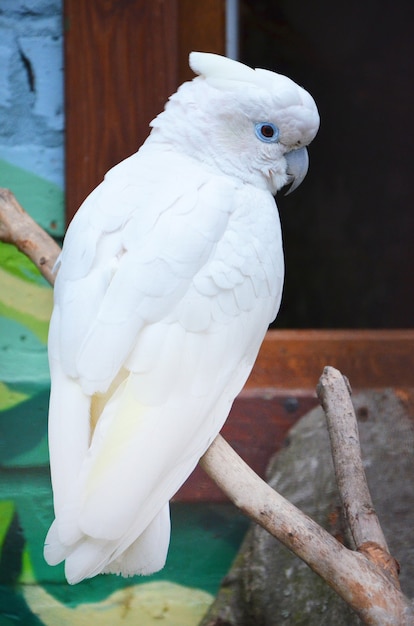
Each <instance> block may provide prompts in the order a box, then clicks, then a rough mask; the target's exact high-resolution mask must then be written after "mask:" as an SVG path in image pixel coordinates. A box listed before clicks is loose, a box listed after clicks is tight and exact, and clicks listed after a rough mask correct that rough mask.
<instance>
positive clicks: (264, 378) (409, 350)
mask: <svg viewBox="0 0 414 626" xmlns="http://www.w3.org/2000/svg"><path fill="white" fill-rule="evenodd" d="M325 365H332V366H333V367H336V368H337V369H339V370H340V371H341V372H342V373H343V374H345V375H346V376H347V377H348V378H349V380H350V381H351V385H352V387H354V388H380V387H394V386H397V387H414V330H272V331H269V332H268V333H267V336H266V339H265V341H264V342H263V345H262V348H261V350H260V353H259V356H258V359H257V361H256V364H255V367H254V369H253V371H252V374H251V376H250V378H249V380H248V381H247V385H246V387H247V388H250V389H252V388H257V387H259V388H262V387H273V388H275V387H276V388H277V389H281V390H289V389H302V390H303V389H314V388H315V386H316V384H317V382H318V380H319V376H320V375H321V373H322V370H323V368H324V366H325Z"/></svg>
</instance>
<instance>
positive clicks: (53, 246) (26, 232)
mask: <svg viewBox="0 0 414 626" xmlns="http://www.w3.org/2000/svg"><path fill="white" fill-rule="evenodd" d="M0 241H3V242H4V243H11V244H13V245H14V246H16V248H17V249H18V250H20V252H23V253H24V254H25V255H26V256H28V257H29V259H31V260H32V261H33V263H34V264H35V265H36V267H37V268H38V269H39V270H40V271H41V273H42V274H43V276H44V277H45V278H46V280H47V281H48V282H49V283H50V284H51V285H53V283H54V281H55V276H54V274H53V271H52V270H53V266H54V264H55V261H56V259H57V257H58V255H59V253H60V248H59V246H58V245H57V243H55V241H54V240H53V239H52V237H50V236H49V235H48V234H47V233H46V232H45V231H44V230H43V228H41V227H40V226H39V225H38V224H36V222H35V221H34V220H33V219H32V218H31V217H30V215H29V214H28V213H26V211H25V210H24V209H23V208H22V207H21V206H20V204H19V203H18V202H17V200H16V198H15V196H14V195H13V193H12V192H11V191H9V190H8V189H4V188H3V187H0Z"/></svg>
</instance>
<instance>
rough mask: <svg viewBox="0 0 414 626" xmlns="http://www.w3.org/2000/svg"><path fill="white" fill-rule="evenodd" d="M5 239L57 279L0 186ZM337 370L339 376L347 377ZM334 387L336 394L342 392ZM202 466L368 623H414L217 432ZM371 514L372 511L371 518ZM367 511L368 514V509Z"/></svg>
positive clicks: (372, 570)
mask: <svg viewBox="0 0 414 626" xmlns="http://www.w3.org/2000/svg"><path fill="white" fill-rule="evenodd" d="M0 240H2V241H4V242H6V243H12V244H14V245H16V246H17V247H18V248H19V250H21V251H22V252H24V253H25V254H27V256H29V258H31V259H32V260H33V262H34V263H35V264H36V265H37V267H38V268H39V269H40V271H41V272H42V273H43V275H44V276H45V278H46V279H47V280H48V281H49V282H50V283H51V284H53V282H54V275H53V273H52V271H51V270H52V267H53V265H54V263H55V261H56V258H57V256H58V254H59V252H60V249H59V246H57V245H56V243H55V242H54V241H53V239H52V238H51V237H49V236H48V235H47V234H46V233H45V232H44V231H43V230H42V229H41V228H40V227H39V226H38V225H37V224H36V223H35V222H34V221H33V220H32V219H31V217H30V216H29V215H28V214H27V213H26V212H25V211H24V210H23V209H22V207H21V206H20V205H19V204H18V202H17V201H16V199H15V198H14V196H13V194H12V193H11V192H9V191H8V190H5V189H0ZM339 376H340V377H341V378H342V375H340V374H339ZM322 379H323V380H322V381H321V384H320V388H319V389H320V393H321V394H322V396H323V398H324V402H325V404H326V407H327V409H329V413H330V415H331V417H330V418H329V421H330V424H331V425H330V429H331V430H333V429H334V427H333V426H332V423H333V422H336V420H337V413H338V411H339V413H341V414H342V413H343V410H342V404H341V403H342V402H343V401H345V402H346V403H347V402H348V401H347V400H346V398H343V397H342V394H343V390H341V391H340V393H339V395H338V397H337V400H336V402H334V403H333V404H331V400H330V399H329V393H328V391H322V390H323V389H324V386H325V388H326V389H327V388H328V387H329V384H328V386H326V377H325V378H324V377H323V376H322ZM334 393H337V394H338V391H336V392H335V391H334ZM348 400H349V394H348ZM334 405H335V410H334ZM345 406H346V407H347V409H346V411H345V416H344V417H346V416H351V418H353V419H354V418H355V415H354V414H353V409H352V412H351V410H350V408H349V405H348V404H345ZM337 409H338V411H337ZM352 414H353V415H352ZM341 428H343V430H341V431H340V432H342V434H339V435H338V436H337V437H338V441H339V442H340V441H341V438H343V437H345V439H346V438H347V437H348V438H349V433H351V438H352V439H355V440H356V441H358V435H357V433H356V436H355V427H354V426H352V425H351V426H349V423H347V422H346V420H345V421H344V423H343V426H342V427H341ZM343 433H345V435H344V434H343ZM347 433H348V435H347ZM338 447H339V448H341V447H342V444H341V443H340V445H339V446H338V445H337V444H336V445H335V448H334V450H333V454H334V457H336V456H337V455H338ZM345 457H346V463H351V465H352V464H356V465H358V466H360V467H362V461H361V458H360V451H359V445H358V446H357V445H351V446H350V447H349V448H347V451H346V452H345ZM200 464H201V465H202V467H203V468H204V470H205V471H206V472H207V473H208V474H209V476H210V477H211V478H212V479H213V480H214V481H215V482H216V483H217V484H218V486H219V487H220V488H221V489H222V490H223V491H224V492H225V493H226V494H227V496H228V497H229V498H230V500H231V501H232V502H234V504H235V505H236V506H238V507H239V508H240V509H241V510H242V511H243V512H244V513H246V515H248V516H249V517H250V518H251V519H253V520H254V521H255V522H257V523H258V524H260V525H261V526H262V527H263V528H265V529H266V530H267V531H268V532H270V533H271V534H272V535H274V536H275V537H276V538H277V539H279V540H280V541H281V542H282V543H283V544H284V545H285V546H287V547H288V548H289V549H290V550H292V552H294V553H295V554H296V555H297V556H299V557H300V558H301V559H303V560H304V561H305V562H306V563H307V564H308V565H309V566H310V567H311V568H312V569H313V570H314V571H315V572H316V573H317V574H319V575H320V576H321V577H322V578H323V579H324V580H325V581H326V582H327V584H328V585H330V586H331V587H332V588H333V589H334V590H335V591H336V592H337V593H338V594H339V595H340V596H341V597H342V598H343V599H344V600H345V601H346V602H347V603H348V604H349V605H350V606H351V607H352V608H353V609H354V610H355V611H356V613H358V615H359V616H360V617H361V619H362V620H363V621H364V623H365V624H371V625H373V626H413V625H414V612H413V607H412V605H411V603H410V602H409V600H408V599H407V598H406V597H405V596H404V595H403V594H402V593H401V591H400V589H399V588H398V586H396V584H395V581H392V580H391V579H390V577H389V576H388V575H387V573H386V572H385V571H384V569H383V568H382V567H378V566H377V565H376V564H375V563H374V562H373V560H374V561H375V559H373V560H371V559H372V554H371V555H370V558H367V557H366V555H365V554H368V553H369V550H365V554H364V553H360V552H353V551H351V550H348V549H347V548H345V547H344V546H343V545H342V544H340V543H339V542H338V541H337V540H336V539H335V538H334V537H332V536H331V535H330V534H329V533H328V532H326V531H325V530H324V529H323V528H321V527H320V526H318V524H316V522H314V521H313V520H312V519H310V518H309V517H307V516H306V515H304V514H303V513H302V512H301V511H299V509H297V508H296V507H295V506H294V505H293V504H291V503H290V502H288V501H287V500H285V499H284V498H283V497H282V496H281V495H279V494H278V493H277V492H276V491H274V490H273V489H272V488H271V487H270V486H269V485H267V483H265V482H264V481H263V480H262V479H261V478H259V476H257V475H256V474H255V473H254V472H253V470H252V469H251V468H250V467H249V466H248V465H246V463H244V461H243V460H242V459H241V458H240V457H239V456H238V455H237V454H236V452H235V451H234V450H233V449H232V448H231V447H230V446H229V445H228V444H227V443H226V442H225V441H224V439H223V438H222V437H221V436H220V435H219V436H218V437H217V438H216V439H215V441H214V442H213V443H212V444H211V446H210V447H209V449H208V450H207V452H206V453H205V454H204V456H203V457H202V459H201V460H200ZM339 465H341V466H342V465H343V462H342V461H340V462H339ZM346 474H347V472H345V475H346ZM343 480H344V481H345V480H348V479H345V478H344V479H343ZM341 481H342V478H341ZM341 489H342V487H341ZM347 489H348V488H347V487H346V486H345V487H344V488H343V492H344V493H345V494H346V495H345V496H344V500H345V502H347V503H348V504H347V506H348V509H349V510H350V512H351V513H350V517H349V519H350V520H351V519H352V521H350V523H351V524H352V527H353V533H354V534H355V537H356V543H357V545H359V546H360V549H361V548H362V547H363V546H364V544H367V542H369V541H371V543H373V544H374V546H375V547H376V548H378V549H380V550H381V552H383V553H386V554H388V552H387V547H386V543H385V539H384V538H383V536H382V531H381V529H380V528H379V530H378V527H379V525H378V526H377V523H374V524H370V523H368V524H365V522H364V523H363V525H362V529H361V527H360V526H359V525H358V522H357V521H355V519H354V518H355V517H357V516H358V510H361V511H363V512H365V511H366V510H367V507H368V509H369V510H371V508H372V503H371V499H370V496H369V493H368V495H367V493H366V492H365V491H364V488H362V491H361V494H360V495H358V501H359V505H358V507H359V509H358V510H357V511H356V512H354V509H353V507H352V500H353V499H354V494H353V492H352V490H350V491H349V493H348V492H347ZM370 507H371V508H370ZM372 510H373V508H372ZM369 515H370V514H369V513H368V517H369ZM363 517H364V520H365V515H364V516H363ZM372 538H374V540H373V541H372ZM361 541H362V543H361ZM390 558H392V557H390Z"/></svg>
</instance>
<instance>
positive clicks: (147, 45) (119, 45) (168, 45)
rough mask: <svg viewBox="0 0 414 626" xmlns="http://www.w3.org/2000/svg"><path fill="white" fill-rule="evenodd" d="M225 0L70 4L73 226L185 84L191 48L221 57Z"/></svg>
mask: <svg viewBox="0 0 414 626" xmlns="http://www.w3.org/2000/svg"><path fill="white" fill-rule="evenodd" d="M224 6H225V3H224V0H199V1H198V2H190V1H188V0H155V1H154V2H148V1H146V0H93V2H87V1H83V2H82V1H80V0H65V4H64V15H65V91H66V94H65V101H66V207H67V220H68V221H69V220H70V219H71V218H72V217H73V215H74V213H75V212H76V210H77V209H78V208H79V206H80V204H81V203H82V202H83V200H84V199H85V197H86V196H87V195H88V194H89V193H90V192H91V191H92V189H93V188H94V187H96V185H98V184H99V183H100V181H101V180H102V178H103V176H104V174H105V173H106V172H107V171H108V169H110V168H111V167H112V166H113V165H115V164H116V163H118V162H119V161H121V160H122V159H124V158H126V157H127V156H129V155H130V154H132V153H133V152H135V151H136V150H137V149H138V148H139V146H140V145H141V144H142V142H143V141H144V140H145V138H146V137H147V135H148V133H149V126H148V125H149V123H150V121H151V120H152V119H153V118H154V117H155V116H156V115H157V114H158V113H159V112H160V111H162V109H163V107H164V104H165V102H166V100H167V98H168V96H170V95H171V94H172V93H173V92H174V91H175V90H176V88H177V86H178V85H179V84H180V82H182V81H183V80H186V79H188V78H191V77H192V73H191V70H189V68H188V54H189V52H190V51H191V50H192V49H199V50H206V51H210V52H218V53H222V52H224V45H225V44H224V42H225V25H224Z"/></svg>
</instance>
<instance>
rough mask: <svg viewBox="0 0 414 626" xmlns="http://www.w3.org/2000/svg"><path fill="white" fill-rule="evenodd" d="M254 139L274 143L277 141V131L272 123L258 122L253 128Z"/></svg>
mask: <svg viewBox="0 0 414 626" xmlns="http://www.w3.org/2000/svg"><path fill="white" fill-rule="evenodd" d="M254 131H255V133H256V137H257V138H258V139H260V141H265V142H266V143H274V142H275V141H277V140H278V139H279V129H278V127H277V126H275V125H274V124H272V122H258V123H257V124H255V126H254Z"/></svg>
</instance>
